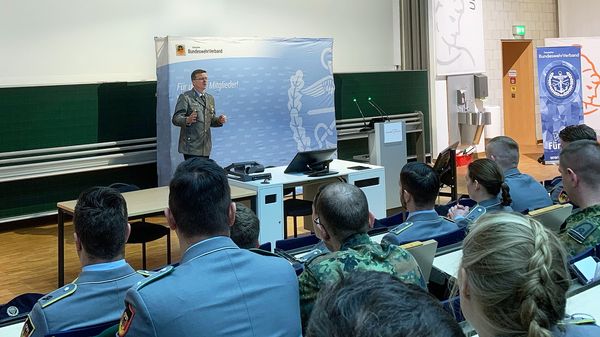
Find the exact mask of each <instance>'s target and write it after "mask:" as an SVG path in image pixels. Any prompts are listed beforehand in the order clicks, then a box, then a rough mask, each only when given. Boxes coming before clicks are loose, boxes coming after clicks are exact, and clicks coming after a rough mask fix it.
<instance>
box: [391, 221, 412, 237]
mask: <svg viewBox="0 0 600 337" xmlns="http://www.w3.org/2000/svg"><path fill="white" fill-rule="evenodd" d="M403 225H404V226H403ZM412 225H413V223H412V222H410V221H407V222H405V223H402V224H399V225H398V226H396V227H395V228H394V229H392V230H391V231H390V232H391V233H393V234H396V235H400V233H402V232H404V231H405V230H407V229H409V228H410V227H412Z"/></svg>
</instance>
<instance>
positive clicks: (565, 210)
mask: <svg viewBox="0 0 600 337" xmlns="http://www.w3.org/2000/svg"><path fill="white" fill-rule="evenodd" d="M572 211H573V205H571V204H563V205H551V206H548V207H544V208H540V209H536V210H533V211H530V212H529V216H530V217H532V218H534V219H536V220H537V221H539V222H541V223H542V225H544V226H545V227H546V228H548V229H550V230H551V231H554V232H556V233H558V232H559V231H560V227H561V225H562V224H563V223H564V222H565V220H566V219H567V217H568V216H569V215H571V212H572Z"/></svg>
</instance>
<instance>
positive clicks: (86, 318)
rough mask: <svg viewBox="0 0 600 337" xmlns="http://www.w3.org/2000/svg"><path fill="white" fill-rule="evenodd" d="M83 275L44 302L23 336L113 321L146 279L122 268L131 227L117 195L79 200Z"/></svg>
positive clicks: (93, 191)
mask: <svg viewBox="0 0 600 337" xmlns="http://www.w3.org/2000/svg"><path fill="white" fill-rule="evenodd" d="M73 224H74V228H75V233H74V234H73V237H74V239H75V247H76V249H77V255H78V256H79V261H80V262H81V266H82V268H81V274H79V277H78V278H77V279H76V280H75V281H73V283H71V284H67V285H65V286H63V287H61V288H60V289H57V290H55V291H54V292H51V293H50V294H48V295H46V296H44V297H42V298H41V299H40V300H38V302H37V303H36V304H35V306H34V307H33V310H31V313H30V314H29V316H28V317H27V320H26V321H25V324H24V326H23V331H22V333H21V335H22V336H36V337H38V336H40V337H43V336H44V335H46V334H48V333H49V332H58V331H66V330H71V329H75V328H81V327H86V326H90V325H95V324H100V323H106V322H110V321H117V320H118V319H119V315H120V314H121V312H122V309H123V301H124V300H125V293H126V292H127V290H128V289H129V288H130V287H131V286H133V285H134V284H136V283H138V282H139V281H142V280H143V279H144V276H143V275H142V274H141V273H138V272H136V271H135V270H133V268H131V266H130V265H129V264H127V262H125V259H124V256H125V243H126V242H127V238H128V237H129V232H130V230H131V227H130V226H129V223H128V222H127V205H126V204H125V199H123V196H121V194H120V193H119V192H118V191H116V190H114V189H112V188H108V187H93V188H90V189H88V190H86V191H84V192H83V193H81V195H80V196H79V198H78V200H77V204H76V206H75V212H74V216H73Z"/></svg>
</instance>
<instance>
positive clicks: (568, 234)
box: [560, 205, 600, 256]
mask: <svg viewBox="0 0 600 337" xmlns="http://www.w3.org/2000/svg"><path fill="white" fill-rule="evenodd" d="M565 222H566V224H567V225H566V227H565V230H564V232H562V233H561V234H560V239H561V240H562V242H563V243H564V245H565V248H566V249H567V253H569V254H570V255H571V256H574V255H577V254H579V253H581V252H582V251H584V250H586V249H587V248H590V247H594V246H596V245H597V244H599V243H600V205H594V206H590V207H586V208H584V209H581V210H579V211H577V212H575V213H573V214H571V215H569V217H568V218H567V220H565Z"/></svg>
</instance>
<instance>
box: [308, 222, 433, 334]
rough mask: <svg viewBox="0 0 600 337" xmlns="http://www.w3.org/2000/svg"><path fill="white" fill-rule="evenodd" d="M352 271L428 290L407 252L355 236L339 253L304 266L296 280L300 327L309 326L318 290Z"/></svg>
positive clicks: (366, 237)
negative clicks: (382, 275)
mask: <svg viewBox="0 0 600 337" xmlns="http://www.w3.org/2000/svg"><path fill="white" fill-rule="evenodd" d="M355 270H373V271H381V272H386V273H390V274H392V275H394V276H396V277H398V278H399V279H400V280H402V281H404V282H406V283H413V284H416V285H418V286H421V287H422V288H423V289H427V288H426V284H425V280H424V279H423V275H422V274H421V269H419V266H418V265H417V262H416V261H415V259H414V258H413V256H412V255H410V253H409V252H407V251H406V250H404V249H403V248H400V247H398V246H396V245H391V244H386V243H382V244H381V245H379V244H377V243H374V242H372V241H371V239H370V238H369V236H368V235H367V234H354V235H352V236H350V237H349V238H348V239H346V241H345V242H344V243H343V244H342V247H341V248H340V250H339V251H337V252H333V253H327V254H324V255H319V256H317V257H315V258H313V259H312V260H310V261H308V262H307V263H306V264H305V266H304V272H303V273H302V274H301V275H300V277H299V282H300V312H301V314H302V324H303V326H306V325H307V324H308V318H309V317H310V312H311V311H312V307H313V305H314V303H315V300H316V299H317V293H318V292H319V289H321V288H323V287H325V286H326V285H329V284H332V283H335V282H336V281H338V280H339V279H340V276H341V275H347V274H349V273H351V272H353V271H355Z"/></svg>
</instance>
